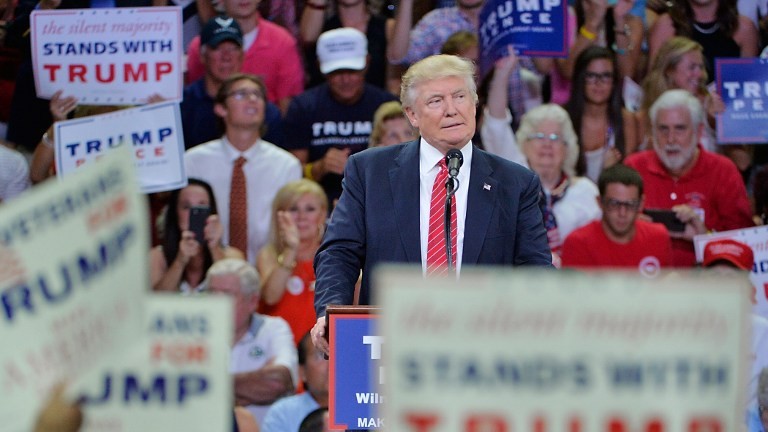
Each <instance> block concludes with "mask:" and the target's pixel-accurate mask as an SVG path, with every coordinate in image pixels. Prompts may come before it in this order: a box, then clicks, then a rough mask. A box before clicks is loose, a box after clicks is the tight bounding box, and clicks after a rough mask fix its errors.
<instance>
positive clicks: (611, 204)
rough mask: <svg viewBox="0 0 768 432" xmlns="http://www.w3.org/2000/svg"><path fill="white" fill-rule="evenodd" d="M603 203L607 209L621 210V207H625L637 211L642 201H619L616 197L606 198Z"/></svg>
mask: <svg viewBox="0 0 768 432" xmlns="http://www.w3.org/2000/svg"><path fill="white" fill-rule="evenodd" d="M603 205H604V206H605V208H606V209H608V210H611V211H616V210H619V209H620V208H622V207H623V208H624V209H626V210H627V211H637V209H639V208H640V201H637V200H632V201H619V200H615V199H604V200H603Z"/></svg>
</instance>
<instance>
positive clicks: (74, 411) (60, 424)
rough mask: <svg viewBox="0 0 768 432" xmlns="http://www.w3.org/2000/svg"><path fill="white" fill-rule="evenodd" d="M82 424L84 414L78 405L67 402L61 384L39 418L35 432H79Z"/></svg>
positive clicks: (55, 389) (57, 386)
mask: <svg viewBox="0 0 768 432" xmlns="http://www.w3.org/2000/svg"><path fill="white" fill-rule="evenodd" d="M82 424H83V413H82V412H81V411H80V408H79V407H78V406H77V404H72V403H69V402H67V400H66V399H65V397H64V384H62V383H59V384H57V385H56V386H55V387H54V388H53V389H52V390H51V397H50V398H49V399H48V402H47V403H46V404H45V406H44V407H43V409H42V411H40V414H39V415H38V416H37V423H35V429H34V432H77V431H78V430H80V425H82Z"/></svg>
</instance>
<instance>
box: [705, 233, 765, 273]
mask: <svg viewBox="0 0 768 432" xmlns="http://www.w3.org/2000/svg"><path fill="white" fill-rule="evenodd" d="M717 261H727V262H729V263H731V264H733V265H734V266H736V267H737V268H740V269H742V270H752V264H753V263H754V261H755V255H754V254H753V253H752V248H751V247H749V245H747V244H744V243H741V242H738V241H736V240H731V239H723V240H714V241H711V242H709V243H707V245H706V246H704V260H703V261H702V265H703V266H704V267H709V266H711V265H712V264H713V263H715V262H717Z"/></svg>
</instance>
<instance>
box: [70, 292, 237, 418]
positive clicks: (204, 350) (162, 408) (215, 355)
mask: <svg viewBox="0 0 768 432" xmlns="http://www.w3.org/2000/svg"><path fill="white" fill-rule="evenodd" d="M232 313H233V312H232V299H231V298H229V297H226V296H214V295H205V296H193V297H182V296H178V295H172V294H169V295H159V294H154V295H152V296H150V297H149V298H148V299H147V313H146V319H145V322H144V325H143V326H142V327H141V328H142V330H144V332H145V335H144V338H142V340H141V341H140V342H139V343H134V344H133V345H132V346H128V347H125V348H124V352H123V353H122V355H121V356H120V357H119V358H116V359H114V360H112V361H111V362H110V363H109V364H106V365H104V366H102V367H100V368H97V370H95V371H93V372H92V373H90V374H89V375H88V379H87V380H85V382H83V383H81V384H80V385H78V386H77V388H75V389H73V393H75V394H77V395H78V397H79V398H82V399H83V400H84V404H83V409H84V415H85V424H84V426H83V431H84V432H107V431H109V432H117V431H155V430H157V431H173V430H179V431H181V430H183V431H190V432H191V431H199V432H211V431H216V432H226V431H231V430H232V419H233V413H232V408H233V407H234V401H233V395H234V392H233V391H232V377H231V375H230V373H229V352H230V349H231V346H230V345H231V341H232V334H233V330H232V318H231V317H232Z"/></svg>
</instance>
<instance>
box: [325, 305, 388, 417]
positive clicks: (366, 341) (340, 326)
mask: <svg viewBox="0 0 768 432" xmlns="http://www.w3.org/2000/svg"><path fill="white" fill-rule="evenodd" d="M339 310H341V311H343V312H342V313H337V312H335V311H339ZM377 313H378V310H377V309H374V308H362V307H335V308H334V307H332V306H329V307H328V324H329V325H328V342H329V345H330V351H331V355H330V364H329V367H330V370H329V380H330V382H329V407H328V408H329V426H330V429H331V430H376V429H380V428H381V427H382V426H383V422H382V420H381V417H380V415H379V412H378V411H379V410H378V406H379V404H381V403H383V402H384V400H383V398H382V397H380V396H379V389H378V384H382V383H383V380H384V373H383V369H382V367H381V348H382V343H383V338H382V337H380V336H378V333H377V322H378V315H377Z"/></svg>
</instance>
